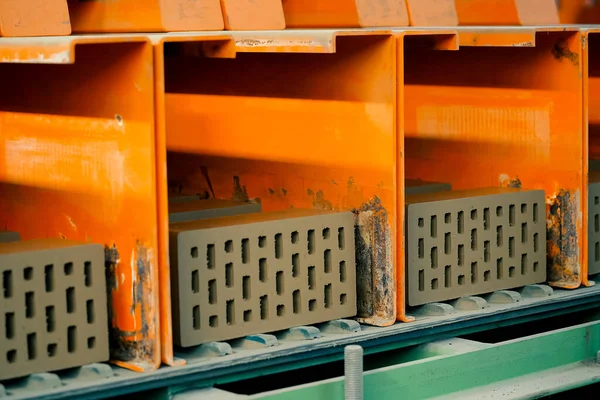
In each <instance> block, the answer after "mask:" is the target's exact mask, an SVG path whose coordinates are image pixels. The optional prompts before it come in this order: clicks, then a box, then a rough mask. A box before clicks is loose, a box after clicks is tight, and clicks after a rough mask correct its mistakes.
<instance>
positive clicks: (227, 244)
mask: <svg viewBox="0 0 600 400" xmlns="http://www.w3.org/2000/svg"><path fill="white" fill-rule="evenodd" d="M225 253H233V240H228V241H226V242H225Z"/></svg>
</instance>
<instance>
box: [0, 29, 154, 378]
mask: <svg viewBox="0 0 600 400" xmlns="http://www.w3.org/2000/svg"><path fill="white" fill-rule="evenodd" d="M75 54H77V58H75ZM0 60H1V61H2V63H1V64H0V73H1V74H2V76H5V77H10V79H3V80H2V83H1V84H0V85H1V88H2V90H1V93H2V94H1V95H0V130H1V131H2V135H1V136H0V154H2V155H3V156H2V158H0V210H1V212H0V224H1V225H2V226H3V227H5V228H7V229H10V230H14V231H18V232H19V233H20V234H21V236H22V238H23V239H32V238H39V237H58V238H61V237H62V238H68V239H75V240H81V241H86V242H95V243H102V244H103V245H105V252H106V260H107V262H106V271H107V284H108V290H109V316H110V339H111V358H112V360H113V362H115V363H116V364H118V365H121V366H123V367H126V368H130V369H133V370H136V371H147V370H153V369H156V368H157V367H158V366H159V364H160V341H159V340H160V339H159V320H158V305H159V297H158V270H157V250H158V247H157V215H156V209H157V201H156V192H157V190H156V175H155V142H154V83H153V78H154V76H153V63H152V47H151V45H150V43H149V42H148V40H147V38H145V37H137V38H134V37H116V36H112V37H106V36H86V37H81V36H67V37H53V38H13V39H3V40H2V46H0ZM17 93H18V95H15V94H17Z"/></svg>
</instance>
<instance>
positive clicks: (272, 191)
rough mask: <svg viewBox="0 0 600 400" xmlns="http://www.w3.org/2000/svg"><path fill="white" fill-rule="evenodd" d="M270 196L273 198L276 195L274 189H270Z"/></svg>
mask: <svg viewBox="0 0 600 400" xmlns="http://www.w3.org/2000/svg"><path fill="white" fill-rule="evenodd" d="M269 194H270V195H271V196H272V195H274V194H275V190H273V189H271V188H269Z"/></svg>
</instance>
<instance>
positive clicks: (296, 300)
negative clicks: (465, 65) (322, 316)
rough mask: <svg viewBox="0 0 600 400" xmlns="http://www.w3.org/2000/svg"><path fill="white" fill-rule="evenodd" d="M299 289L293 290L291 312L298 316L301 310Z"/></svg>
mask: <svg viewBox="0 0 600 400" xmlns="http://www.w3.org/2000/svg"><path fill="white" fill-rule="evenodd" d="M301 304H302V303H301V299H300V289H296V290H294V292H293V293H292V311H293V312H294V314H299V313H300V311H302V310H301Z"/></svg>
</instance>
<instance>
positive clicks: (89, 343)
mask: <svg viewBox="0 0 600 400" xmlns="http://www.w3.org/2000/svg"><path fill="white" fill-rule="evenodd" d="M87 346H88V349H93V348H94V347H96V338H95V337H94V336H92V337H89V338H88V339H87Z"/></svg>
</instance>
